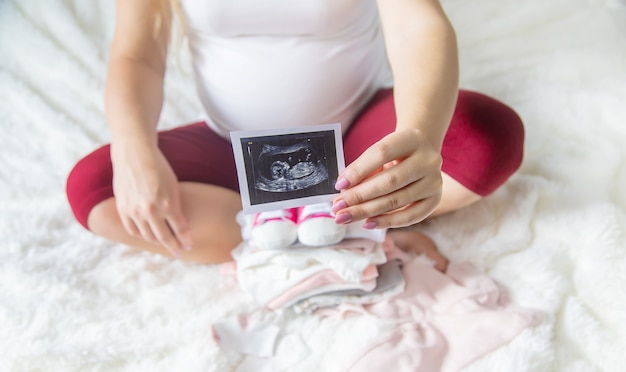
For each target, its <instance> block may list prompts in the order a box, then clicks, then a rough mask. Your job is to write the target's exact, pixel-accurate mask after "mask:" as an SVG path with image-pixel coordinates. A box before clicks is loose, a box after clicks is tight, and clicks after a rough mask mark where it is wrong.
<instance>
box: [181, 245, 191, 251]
mask: <svg viewBox="0 0 626 372" xmlns="http://www.w3.org/2000/svg"><path fill="white" fill-rule="evenodd" d="M183 248H185V250H186V251H190V250H191V245H186V246H184V247H183Z"/></svg>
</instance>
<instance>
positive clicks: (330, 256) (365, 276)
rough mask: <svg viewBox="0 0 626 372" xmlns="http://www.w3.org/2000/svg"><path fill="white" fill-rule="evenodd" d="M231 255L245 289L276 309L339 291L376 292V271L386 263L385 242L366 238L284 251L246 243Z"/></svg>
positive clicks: (257, 300) (289, 248)
mask: <svg viewBox="0 0 626 372" xmlns="http://www.w3.org/2000/svg"><path fill="white" fill-rule="evenodd" d="M232 255H233V258H234V259H235V263H236V273H237V280H238V281H239V284H240V286H241V287H242V288H243V289H244V290H245V291H246V292H248V293H249V294H250V295H252V297H253V298H254V299H255V301H256V302H257V303H259V304H260V305H263V306H267V307H269V308H272V309H276V308H284V307H287V306H290V305H292V304H294V303H296V302H298V301H301V300H303V299H306V298H308V297H311V296H314V295H319V294H323V293H329V292H334V291H338V290H362V291H368V292H369V291H372V290H373V289H374V288H375V287H376V277H377V276H378V269H377V266H378V265H381V264H384V263H385V262H386V261H387V258H386V256H385V252H384V249H383V246H382V244H381V243H377V242H375V241H372V240H369V239H362V238H351V239H346V240H344V241H342V242H341V243H339V244H336V245H332V246H327V247H306V246H299V245H298V246H291V247H288V248H283V249H259V248H257V247H255V246H252V245H249V244H246V243H245V242H244V243H242V244H241V245H240V246H239V247H238V248H236V249H235V250H234V251H233V253H232Z"/></svg>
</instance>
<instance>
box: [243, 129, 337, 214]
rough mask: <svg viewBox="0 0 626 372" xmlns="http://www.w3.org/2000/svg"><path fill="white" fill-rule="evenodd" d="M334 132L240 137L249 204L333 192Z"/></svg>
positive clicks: (335, 169) (335, 174)
mask: <svg viewBox="0 0 626 372" xmlns="http://www.w3.org/2000/svg"><path fill="white" fill-rule="evenodd" d="M334 136H335V134H334V132H333V131H320V132H309V133H296V134H284V135H275V136H265V137H252V138H241V145H242V151H243V155H244V162H245V167H246V178H247V180H248V182H247V184H248V194H249V196H250V203H251V204H252V205H254V204H263V203H268V202H275V201H281V200H288V199H297V198H303V197H309V196H317V195H328V194H333V193H336V192H337V191H336V190H335V189H334V183H335V182H336V180H337V176H338V169H337V153H336V151H337V150H336V144H335V137H334Z"/></svg>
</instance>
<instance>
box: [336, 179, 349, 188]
mask: <svg viewBox="0 0 626 372" xmlns="http://www.w3.org/2000/svg"><path fill="white" fill-rule="evenodd" d="M348 186H350V182H349V181H348V180H347V179H346V178H345V177H341V178H339V179H338V180H337V182H335V190H337V191H339V190H343V189H345V188H346V187H348Z"/></svg>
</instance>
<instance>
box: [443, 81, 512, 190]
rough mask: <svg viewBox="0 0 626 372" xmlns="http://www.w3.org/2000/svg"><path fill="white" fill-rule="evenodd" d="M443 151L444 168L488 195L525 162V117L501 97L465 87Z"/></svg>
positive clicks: (474, 188)
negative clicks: (470, 90)
mask: <svg viewBox="0 0 626 372" xmlns="http://www.w3.org/2000/svg"><path fill="white" fill-rule="evenodd" d="M442 153H443V157H444V163H443V170H444V172H446V173H447V174H448V175H450V176H451V177H453V178H454V179H456V180H457V181H458V182H460V183H461V184H463V185H465V186H466V187H467V188H468V189H470V190H471V191H473V192H475V193H477V194H479V195H482V196H485V195H488V194H490V193H491V192H493V191H494V190H495V189H497V188H498V187H499V186H500V185H502V184H503V183H504V182H505V181H506V180H507V179H508V178H509V177H510V176H511V175H512V174H513V173H515V171H517V170H518V169H519V167H520V165H521V163H522V159H523V154H524V126H523V123H522V120H521V119H520V117H519V115H518V114H517V113H516V112H515V111H514V110H513V109H511V108H510V107H509V106H507V105H505V104H504V103H502V102H500V101H497V100H495V99H493V98H491V97H488V96H486V95H483V94H480V93H476V92H469V91H461V92H460V93H459V100H458V103H457V107H456V110H455V113H454V117H453V120H452V123H451V125H450V129H449V131H448V134H447V136H446V139H445V140H444V147H443V151H442Z"/></svg>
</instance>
